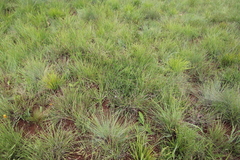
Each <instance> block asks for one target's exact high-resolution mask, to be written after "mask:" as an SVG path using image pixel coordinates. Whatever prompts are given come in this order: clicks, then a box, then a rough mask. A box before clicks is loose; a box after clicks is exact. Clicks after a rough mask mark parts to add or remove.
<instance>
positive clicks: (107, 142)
mask: <svg viewBox="0 0 240 160" xmlns="http://www.w3.org/2000/svg"><path fill="white" fill-rule="evenodd" d="M132 129H133V126H132V124H131V121H129V120H127V119H125V118H123V117H121V115H120V114H117V113H115V114H109V115H104V114H100V115H93V116H92V119H91V121H90V124H89V125H88V130H89V131H90V133H92V138H91V139H92V143H93V147H94V148H95V147H96V146H97V147H100V151H99V152H100V153H97V154H100V155H101V154H103V157H102V158H104V157H105V158H114V159H119V158H120V157H122V156H123V157H124V155H125V152H126V151H127V150H126V149H127V148H128V147H129V146H128V145H129V144H128V143H127V142H128V140H130V139H131V138H132V137H131V134H130V132H131V130H132Z"/></svg>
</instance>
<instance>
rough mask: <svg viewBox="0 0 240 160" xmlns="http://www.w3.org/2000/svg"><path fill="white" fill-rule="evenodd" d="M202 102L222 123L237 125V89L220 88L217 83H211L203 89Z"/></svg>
mask: <svg viewBox="0 0 240 160" xmlns="http://www.w3.org/2000/svg"><path fill="white" fill-rule="evenodd" d="M203 96H204V100H205V101H206V102H207V103H208V104H209V105H210V106H212V107H213V109H215V110H216V111H217V112H218V113H219V114H220V115H221V116H222V118H223V121H226V122H228V123H232V124H233V125H239V122H240V118H239V117H240V108H239V104H240V101H239V98H240V97H239V88H236V89H235V88H229V87H227V86H225V87H222V86H221V83H220V82H219V81H213V82H210V83H209V84H206V85H204V87H203Z"/></svg>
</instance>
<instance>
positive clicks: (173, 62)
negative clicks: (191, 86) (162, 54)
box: [167, 57, 190, 73]
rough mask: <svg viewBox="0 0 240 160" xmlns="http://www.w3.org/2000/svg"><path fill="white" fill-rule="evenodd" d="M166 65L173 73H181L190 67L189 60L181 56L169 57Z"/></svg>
mask: <svg viewBox="0 0 240 160" xmlns="http://www.w3.org/2000/svg"><path fill="white" fill-rule="evenodd" d="M167 67H168V68H169V70H170V71H172V72H174V73H182V72H184V71H186V70H187V69H190V62H189V61H186V60H183V59H182V58H180V57H179V58H170V59H169V60H168V62H167Z"/></svg>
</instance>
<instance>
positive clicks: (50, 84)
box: [42, 71, 64, 91]
mask: <svg viewBox="0 0 240 160" xmlns="http://www.w3.org/2000/svg"><path fill="white" fill-rule="evenodd" d="M42 82H43V84H44V85H45V86H46V88H48V89H51V90H53V91H56V90H58V89H60V87H61V85H62V84H63V82H64V81H63V79H62V78H61V77H60V75H58V74H57V73H55V72H51V71H50V72H46V73H45V75H44V76H43V78H42Z"/></svg>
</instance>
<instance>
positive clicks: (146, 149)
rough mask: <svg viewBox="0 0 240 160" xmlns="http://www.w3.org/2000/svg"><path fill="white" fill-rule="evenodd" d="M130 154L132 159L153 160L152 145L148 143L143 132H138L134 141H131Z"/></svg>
mask: <svg viewBox="0 0 240 160" xmlns="http://www.w3.org/2000/svg"><path fill="white" fill-rule="evenodd" d="M131 155H132V158H133V159H134V160H155V159H156V158H155V156H154V146H152V145H150V144H148V139H147V136H146V135H145V134H143V135H141V134H138V135H137V136H136V141H135V142H132V143H131Z"/></svg>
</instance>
